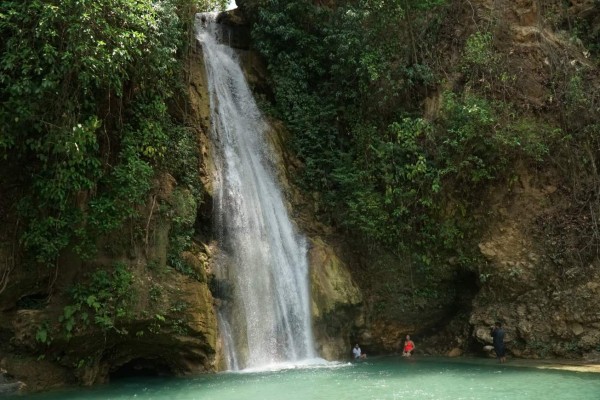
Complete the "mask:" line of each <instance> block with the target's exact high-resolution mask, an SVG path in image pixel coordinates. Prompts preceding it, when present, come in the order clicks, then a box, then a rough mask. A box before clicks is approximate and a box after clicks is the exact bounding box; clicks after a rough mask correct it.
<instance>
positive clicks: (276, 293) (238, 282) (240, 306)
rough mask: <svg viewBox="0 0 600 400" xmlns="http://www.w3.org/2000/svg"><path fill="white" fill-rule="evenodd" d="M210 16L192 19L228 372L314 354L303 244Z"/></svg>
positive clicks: (253, 109) (261, 124)
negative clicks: (203, 86) (208, 138)
mask: <svg viewBox="0 0 600 400" xmlns="http://www.w3.org/2000/svg"><path fill="white" fill-rule="evenodd" d="M215 16H216V14H212V13H205V14H198V15H197V16H196V32H197V39H198V40H199V41H200V42H201V44H202V49H203V53H204V62H205V66H206V72H207V77H208V86H209V93H210V103H211V124H212V141H213V147H214V151H213V153H214V154H213V157H214V159H215V170H216V176H215V182H214V184H215V186H214V201H215V204H214V213H215V224H216V225H217V229H218V230H219V232H218V239H219V240H220V255H219V256H218V257H217V264H218V265H217V271H216V273H217V277H218V278H219V279H220V280H221V281H224V282H226V284H227V287H228V288H230V289H229V290H227V292H229V293H230V299H229V300H228V301H224V302H223V303H222V304H223V305H222V306H221V307H220V309H219V316H220V320H221V323H220V329H221V337H222V339H223V341H224V349H225V352H226V353H227V354H226V358H227V360H228V363H229V365H228V367H229V369H234V370H235V369H246V368H260V367H266V366H268V365H272V364H276V363H282V362H296V361H300V360H305V359H312V358H314V357H315V350H314V341H313V335H312V329H311V318H310V298H309V283H308V262H307V256H306V252H307V250H306V240H305V238H304V237H302V236H301V235H299V234H298V232H297V231H296V230H295V228H294V226H293V225H292V223H291V221H290V218H289V215H288V212H287V210H286V207H285V203H284V199H283V196H282V193H281V191H280V189H279V187H278V183H277V180H276V177H275V173H274V168H273V160H272V156H271V149H270V147H269V146H268V144H267V140H266V137H265V134H266V132H267V128H268V126H267V124H266V122H265V119H264V118H263V116H262V114H261V113H260V111H259V109H258V107H257V105H256V102H255V101H254V98H253V96H252V93H251V91H250V88H249V87H248V84H247V82H246V79H245V77H244V74H243V72H242V69H241V67H240V64H239V62H238V58H237V56H236V54H235V52H234V50H233V49H231V48H230V47H228V46H226V45H224V44H222V43H220V41H221V39H220V36H222V32H223V27H221V26H219V25H218V24H217V23H216V22H215Z"/></svg>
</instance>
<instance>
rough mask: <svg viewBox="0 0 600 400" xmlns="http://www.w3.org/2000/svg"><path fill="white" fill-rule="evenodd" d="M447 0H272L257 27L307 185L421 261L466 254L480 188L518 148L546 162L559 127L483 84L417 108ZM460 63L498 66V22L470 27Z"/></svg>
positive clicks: (337, 216)
mask: <svg viewBox="0 0 600 400" xmlns="http://www.w3.org/2000/svg"><path fill="white" fill-rule="evenodd" d="M443 6H444V2H442V1H405V2H398V1H391V0H390V1H386V0H381V1H370V0H355V1H345V2H341V3H337V4H336V7H333V8H328V7H324V6H318V5H315V4H314V2H311V1H308V0H302V1H298V2H285V1H278V0H272V1H269V2H266V3H265V4H263V7H261V8H260V10H259V14H258V23H257V24H256V25H255V28H254V30H253V35H254V38H255V41H256V45H257V48H258V49H259V51H261V53H262V54H263V55H264V56H265V57H266V58H267V60H268V62H269V68H270V71H271V75H272V79H273V87H274V95H275V107H276V110H277V112H278V116H279V117H281V118H283V119H284V120H285V121H286V123H287V124H288V126H289V127H290V128H291V130H292V131H293V133H294V139H293V140H294V143H293V145H294V148H295V150H296V153H297V155H298V156H299V157H300V159H301V160H302V161H303V162H304V169H303V171H302V176H301V183H302V184H303V185H304V187H305V188H306V189H307V190H310V191H316V192H319V193H321V196H320V199H322V200H321V201H322V204H320V206H321V207H320V210H322V212H323V215H322V217H324V218H329V219H330V222H332V223H334V224H337V225H339V226H341V227H343V228H345V229H347V230H349V231H353V232H358V233H360V237H361V238H366V239H367V241H368V242H373V243H379V244H384V245H385V246H386V247H388V248H390V249H392V250H393V251H395V252H398V253H406V252H408V253H411V254H414V257H415V261H416V262H417V263H418V264H419V265H425V263H423V262H421V261H420V260H423V259H427V260H428V263H427V265H431V264H435V260H434V258H435V257H442V254H444V252H453V253H458V254H457V255H458V256H459V257H457V259H458V260H459V262H463V261H464V262H467V263H468V262H470V261H469V260H472V257H471V256H469V255H468V254H463V252H464V251H468V250H466V249H468V248H469V246H470V240H471V238H473V237H474V235H475V234H476V231H477V228H476V227H477V226H478V224H477V223H476V221H475V219H474V216H473V215H472V213H473V211H474V210H475V209H476V208H477V207H478V206H479V204H480V201H481V198H480V197H479V195H480V193H482V192H483V191H484V189H485V188H486V186H487V185H489V184H490V183H492V182H499V181H501V180H502V179H507V178H508V177H509V176H510V175H511V173H510V169H511V165H512V163H513V162H514V161H515V160H517V159H526V160H542V159H543V157H544V156H546V155H547V153H548V151H549V150H548V149H549V145H550V143H551V142H552V141H553V140H555V138H556V137H557V133H558V131H557V130H556V129H555V128H552V127H551V126H547V125H545V124H540V123H539V122H538V121H537V120H535V119H532V118H523V117H521V116H520V113H518V112H515V110H514V109H513V107H512V106H511V105H510V104H509V103H507V102H501V101H493V100H486V98H485V97H483V96H478V95H477V94H475V93H473V94H469V95H466V96H464V97H461V96H459V95H456V94H454V93H451V92H448V93H445V94H444V95H443V96H442V102H441V103H442V104H441V110H440V112H439V116H438V118H436V119H435V120H425V119H422V118H418V117H416V116H415V115H416V114H417V109H416V108H415V104H418V103H419V102H420V99H418V98H417V97H416V96H418V95H419V93H420V92H421V91H422V90H425V89H427V86H428V85H429V84H432V83H435V82H436V80H437V78H436V76H435V74H434V72H433V69H432V67H430V66H429V65H427V62H426V60H427V59H426V57H424V56H423V54H429V52H430V51H431V49H429V48H428V47H427V46H429V45H432V44H430V43H427V42H426V41H419V38H425V37H427V38H429V39H430V40H432V39H435V34H434V33H433V32H435V29H433V28H432V29H431V35H433V36H428V35H430V33H429V31H428V29H429V21H430V15H431V10H432V9H434V8H436V7H437V9H441V8H442V7H443ZM431 21H433V22H434V23H435V22H438V23H439V21H434V20H431ZM459 67H460V68H461V69H462V70H463V72H464V73H466V74H468V79H470V80H473V81H474V82H477V80H478V79H480V78H485V77H486V76H492V75H494V74H496V73H500V72H501V68H500V67H501V65H500V58H499V56H498V55H497V53H496V52H495V50H494V48H493V43H492V36H491V34H489V33H482V32H478V33H475V34H474V35H472V36H471V37H470V38H468V40H467V42H466V45H465V52H464V58H463V61H462V63H461V65H460V66H459ZM500 75H501V76H500V80H499V83H501V85H504V86H507V85H509V84H510V82H511V77H510V76H509V75H508V74H506V73H505V74H504V75H502V74H500ZM484 81H485V79H484ZM465 187H468V188H469V190H468V191H466V192H465V190H464V188H465ZM471 248H472V247H471ZM433 254H436V255H435V256H434V255H433Z"/></svg>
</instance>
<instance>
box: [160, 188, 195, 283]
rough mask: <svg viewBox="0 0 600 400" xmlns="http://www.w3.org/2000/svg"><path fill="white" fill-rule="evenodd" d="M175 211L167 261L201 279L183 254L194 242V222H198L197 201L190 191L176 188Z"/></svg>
mask: <svg viewBox="0 0 600 400" xmlns="http://www.w3.org/2000/svg"><path fill="white" fill-rule="evenodd" d="M173 213H174V215H173V216H172V224H171V231H170V233H169V251H168V254H167V261H168V263H169V265H170V266H171V267H173V268H175V269H176V270H177V271H179V272H181V273H183V274H186V275H190V276H192V277H195V278H196V279H200V277H199V276H197V275H198V274H197V273H196V272H195V271H194V269H193V268H192V267H191V266H190V265H188V264H187V263H186V261H185V260H184V259H183V258H182V256H181V255H182V253H183V252H184V251H186V250H188V249H189V247H190V245H191V243H192V235H193V233H194V223H195V222H196V213H197V203H196V199H195V198H194V196H193V194H192V193H191V192H190V191H188V190H176V191H175V192H174V193H173Z"/></svg>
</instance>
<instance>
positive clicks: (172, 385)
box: [28, 357, 600, 400]
mask: <svg viewBox="0 0 600 400" xmlns="http://www.w3.org/2000/svg"><path fill="white" fill-rule="evenodd" d="M28 398H29V397H28ZM30 398H31V399H32V400H76V399H77V400H79V399H86V400H100V399H102V400H124V399H140V400H149V399H153V400H158V399H161V400H162V399H165V400H166V399H173V400H200V399H211V400H241V399H243V400H271V399H272V400H275V399H277V400H279V399H285V400H312V399H314V400H354V399H356V400H358V399H360V400H366V399H373V400H375V399H378V400H379V399H381V400H384V399H386V400H387V399H390V400H392V399H394V400H395V399H406V400H412V399H419V400H421V399H437V400H446V399H447V400H458V399H487V400H492V399H493V400H496V399H511V400H514V399H519V400H530V399H536V400H537V399H565V400H568V399H574V400H575V399H577V400H587V399H594V400H598V399H600V375H598V374H594V373H583V372H570V371H555V370H546V369H536V368H529V367H522V366H516V365H514V364H513V365H511V363H510V362H509V363H507V364H503V365H500V364H496V362H495V361H494V360H487V359H470V360H469V359H466V360H465V359H460V360H448V359H433V358H419V357H416V358H413V359H403V358H400V357H398V358H396V357H386V358H376V359H368V360H366V361H364V362H361V363H356V364H354V363H336V364H328V365H317V366H312V367H302V368H290V369H282V370H271V371H263V372H252V373H248V372H227V373H219V374H213V375H204V376H199V377H194V378H179V379H172V378H171V379H131V380H123V381H119V382H116V383H113V384H110V385H106V386H102V387H98V388H94V389H86V390H81V389H78V390H76V391H63V392H55V393H46V394H42V395H35V396H31V397H30Z"/></svg>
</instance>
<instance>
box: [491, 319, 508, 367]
mask: <svg viewBox="0 0 600 400" xmlns="http://www.w3.org/2000/svg"><path fill="white" fill-rule="evenodd" d="M490 335H491V336H492V339H493V344H494V351H495V352H496V357H497V358H498V361H500V362H501V363H503V362H506V349H505V348H504V329H502V324H501V323H500V322H496V324H495V326H493V327H492V329H491V331H490Z"/></svg>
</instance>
